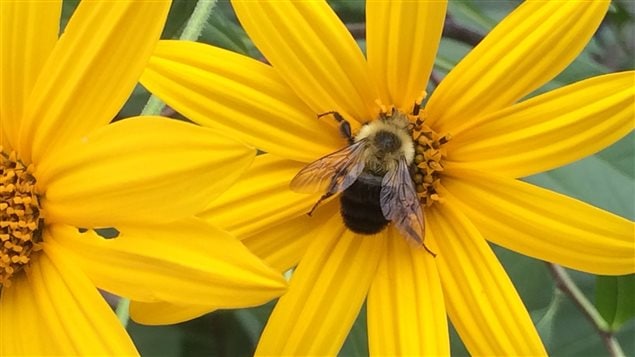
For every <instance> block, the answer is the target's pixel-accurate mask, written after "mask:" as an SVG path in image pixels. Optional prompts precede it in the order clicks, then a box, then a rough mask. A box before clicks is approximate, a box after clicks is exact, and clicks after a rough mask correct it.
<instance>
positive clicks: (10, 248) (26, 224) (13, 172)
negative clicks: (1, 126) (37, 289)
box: [0, 147, 42, 288]
mask: <svg viewBox="0 0 635 357" xmlns="http://www.w3.org/2000/svg"><path fill="white" fill-rule="evenodd" d="M0 162H1V164H0V197H1V198H2V200H1V201H0V288H2V287H3V286H10V284H11V277H12V276H13V275H15V274H17V273H18V272H20V271H21V270H22V269H24V268H25V267H26V266H27V264H28V263H29V261H30V259H31V254H32V253H33V252H35V251H38V250H40V249H41V245H40V242H42V232H41V229H40V228H41V226H42V218H41V217H40V205H39V200H38V196H37V193H36V191H35V177H33V170H34V167H33V165H29V166H28V167H26V166H24V164H23V163H22V162H21V161H20V160H19V159H18V158H17V155H16V153H15V152H11V153H10V154H7V153H6V152H4V151H3V150H2V147H0Z"/></svg>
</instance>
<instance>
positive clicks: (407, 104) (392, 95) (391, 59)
mask: <svg viewBox="0 0 635 357" xmlns="http://www.w3.org/2000/svg"><path fill="white" fill-rule="evenodd" d="M446 7H447V2H446V1H367V2H366V48H367V50H366V52H367V56H368V67H369V69H370V73H371V75H372V77H373V78H374V79H375V82H376V83H377V86H378V90H379V93H380V98H381V101H382V102H383V103H384V104H394V105H396V106H397V107H398V108H401V109H402V110H403V111H404V112H409V111H410V110H411V108H412V106H413V104H414V103H415V101H417V100H418V99H421V98H420V97H421V95H422V93H423V91H424V90H425V89H426V85H427V82H428V77H430V72H431V71H432V65H433V64H434V58H435V56H436V53H437V48H438V47H439V40H440V39H441V30H442V29H443V22H444V20H445V10H446Z"/></svg>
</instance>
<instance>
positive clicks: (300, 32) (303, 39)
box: [232, 0, 378, 121]
mask: <svg viewBox="0 0 635 357" xmlns="http://www.w3.org/2000/svg"><path fill="white" fill-rule="evenodd" d="M232 5H233V6H234V10H235V11H236V15H237V16H238V19H239V20H240V23H241V24H242V25H243V27H244V28H245V30H246V31H247V33H248V34H249V37H250V38H251V39H252V41H253V42H254V43H255V44H256V46H257V47H258V49H259V50H260V51H261V52H262V53H263V54H264V55H265V57H266V58H267V60H268V61H269V63H271V64H272V65H273V67H274V68H276V69H277V70H278V71H279V72H280V75H281V76H282V78H284V80H285V81H287V83H289V86H291V88H293V89H294V90H295V92H296V93H297V94H298V95H299V96H300V97H301V98H302V99H303V100H304V101H305V102H306V103H307V104H308V105H309V107H310V108H311V109H312V110H313V111H314V112H315V113H324V112H328V111H331V110H335V111H338V112H340V113H341V114H343V115H345V116H346V117H347V118H348V119H353V120H358V121H368V120H370V119H372V118H373V117H374V115H375V113H376V112H377V110H378V108H375V103H374V101H375V99H376V98H377V94H375V93H376V90H375V88H374V84H373V83H372V82H371V81H370V78H369V74H368V69H367V64H366V61H365V59H364V56H363V54H362V52H361V51H360V49H359V47H358V46H357V43H355V40H354V39H353V38H352V37H351V35H350V33H349V32H348V30H347V29H346V27H345V26H344V24H343V23H342V22H341V21H340V20H339V18H338V17H337V15H336V14H335V12H333V10H332V9H331V8H330V7H329V5H328V4H327V3H326V1H295V2H294V1H241V0H236V1H232Z"/></svg>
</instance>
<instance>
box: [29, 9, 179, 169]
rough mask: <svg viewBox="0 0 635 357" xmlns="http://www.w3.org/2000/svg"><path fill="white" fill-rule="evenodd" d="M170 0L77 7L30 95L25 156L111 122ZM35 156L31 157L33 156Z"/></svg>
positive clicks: (45, 152) (51, 151)
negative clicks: (30, 151) (29, 150)
mask: <svg viewBox="0 0 635 357" xmlns="http://www.w3.org/2000/svg"><path fill="white" fill-rule="evenodd" d="M169 8H170V1H167V0H161V1H93V2H89V1H85V2H81V3H80V5H79V6H78V7H77V9H76V10H75V12H74V13H73V16H72V17H71V19H70V21H69V23H68V25H67V26H66V28H65V30H64V34H63V36H62V37H61V38H60V40H59V41H58V43H57V45H56V46H55V49H54V50H53V52H52V53H51V55H50V57H49V58H48V61H47V62H46V64H45V65H44V67H43V68H42V75H41V76H40V77H39V79H38V82H37V83H36V84H35V86H34V88H33V92H32V93H31V96H30V97H29V107H28V111H27V113H26V117H25V121H24V126H23V127H22V128H21V134H20V142H21V144H20V147H23V148H25V147H27V146H28V147H30V148H31V150H32V153H29V152H25V153H23V154H22V157H23V159H25V160H27V161H35V162H38V161H39V160H41V159H42V158H43V157H44V156H53V157H55V158H56V159H59V157H57V156H56V155H57V154H55V152H56V151H57V149H59V148H60V147H61V146H64V145H65V144H66V143H68V142H69V141H72V140H76V139H78V138H80V137H82V136H83V135H86V134H87V133H88V132H90V131H91V130H93V129H95V128H98V127H100V126H102V125H105V124H106V123H108V122H110V121H111V120H112V118H113V117H114V116H115V114H117V112H118V111H119V109H120V108H121V106H122V105H123V103H124V102H125V100H126V99H127V98H128V96H129V95H130V93H131V92H132V90H133V88H134V86H135V84H136V83H137V81H138V79H139V76H140V75H141V72H142V70H143V67H144V66H145V65H146V63H147V61H148V59H149V58H150V55H151V53H152V50H153V49H154V46H155V45H156V41H157V40H158V39H159V35H160V34H161V30H162V29H163V25H164V23H165V18H166V16H167V12H168V10H169ZM30 158H31V159H32V160H29V159H30Z"/></svg>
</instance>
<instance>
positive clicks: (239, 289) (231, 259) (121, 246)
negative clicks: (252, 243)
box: [51, 219, 286, 308]
mask: <svg viewBox="0 0 635 357" xmlns="http://www.w3.org/2000/svg"><path fill="white" fill-rule="evenodd" d="M118 229H119V230H120V232H121V233H120V235H119V236H118V237H117V238H115V239H105V238H101V237H99V236H97V235H96V234H95V233H93V232H92V231H89V232H86V233H79V232H78V231H77V229H76V228H74V227H71V226H62V225H55V226H53V227H52V228H51V231H52V235H53V237H54V239H55V241H56V243H57V244H59V245H60V246H62V247H63V248H64V249H65V251H66V252H67V254H69V255H73V257H74V259H75V260H76V262H77V264H78V265H79V266H81V267H82V269H83V270H85V271H86V274H87V275H88V276H90V278H91V279H92V280H93V281H94V283H95V285H97V286H98V287H99V288H101V289H104V290H107V291H110V292H113V293H115V294H117V295H120V296H125V297H128V298H130V299H132V300H137V301H149V302H152V301H168V302H170V301H172V302H179V303H181V304H194V305H211V306H217V307H223V308H233V307H245V306H254V305H258V304H262V303H265V302H267V301H269V300H271V299H273V298H275V297H277V296H279V295H281V294H282V293H283V292H284V289H285V287H286V283H285V281H284V279H283V277H282V275H281V274H280V273H277V272H276V271H274V270H273V269H271V268H270V267H268V266H266V265H264V263H262V261H261V260H259V259H258V258H256V257H255V256H254V255H253V254H252V253H250V252H249V250H247V248H245V246H244V245H242V244H241V243H240V241H238V240H237V239H235V238H234V237H232V236H230V235H229V234H228V233H226V232H224V231H222V230H220V229H218V228H215V227H214V226H211V225H209V224H206V223H204V222H203V221H200V220H197V219H187V220H181V221H177V222H174V223H170V224H162V225H148V226H143V225H135V226H130V227H122V228H118Z"/></svg>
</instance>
